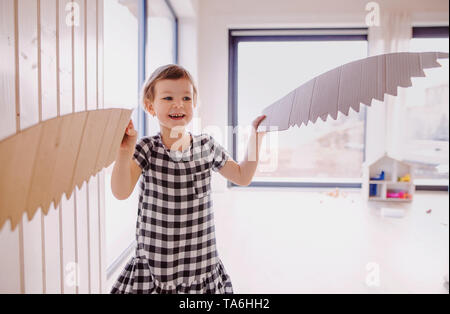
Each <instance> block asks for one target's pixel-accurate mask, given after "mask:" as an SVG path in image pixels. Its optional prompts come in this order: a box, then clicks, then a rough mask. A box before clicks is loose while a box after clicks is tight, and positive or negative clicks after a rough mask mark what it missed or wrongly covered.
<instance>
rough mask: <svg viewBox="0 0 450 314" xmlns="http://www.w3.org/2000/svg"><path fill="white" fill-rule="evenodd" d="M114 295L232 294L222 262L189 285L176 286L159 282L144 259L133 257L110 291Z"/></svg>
mask: <svg viewBox="0 0 450 314" xmlns="http://www.w3.org/2000/svg"><path fill="white" fill-rule="evenodd" d="M111 293H114V294H233V286H232V284H231V279H230V276H229V275H228V274H227V272H226V270H225V267H224V265H223V264H222V261H221V260H220V259H218V263H217V265H216V266H215V268H214V269H213V270H212V271H211V272H209V273H208V274H205V275H204V276H203V277H200V278H199V279H197V280H194V281H192V282H189V283H184V282H183V283H181V284H179V285H177V286H175V285H173V284H167V283H164V282H160V281H159V280H158V279H157V278H155V276H154V275H153V274H152V272H151V270H150V265H149V264H148V262H147V260H146V259H145V258H140V257H133V258H132V259H131V260H130V261H129V262H128V263H127V265H126V266H125V269H124V270H123V271H122V273H121V274H120V277H119V279H118V280H117V281H116V283H115V285H114V287H113V288H112V290H111Z"/></svg>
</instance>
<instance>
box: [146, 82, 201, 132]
mask: <svg viewBox="0 0 450 314" xmlns="http://www.w3.org/2000/svg"><path fill="white" fill-rule="evenodd" d="M154 90H155V95H154V100H153V102H150V100H149V99H146V100H145V102H146V105H147V108H148V111H149V112H150V114H151V115H153V116H156V117H157V118H158V120H159V123H160V124H161V125H162V126H164V127H166V128H169V129H172V128H175V127H182V126H186V125H188V124H189V122H190V121H191V120H192V117H193V108H195V104H194V101H193V88H192V84H191V82H190V81H189V80H188V79H185V78H181V79H177V80H169V79H164V80H161V81H158V82H157V83H156V84H155V89H154Z"/></svg>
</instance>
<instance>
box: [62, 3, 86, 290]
mask: <svg viewBox="0 0 450 314" xmlns="http://www.w3.org/2000/svg"><path fill="white" fill-rule="evenodd" d="M57 1H58V25H59V37H58V40H59V60H60V66H59V82H60V87H59V103H58V106H59V112H60V115H65V114H69V113H72V112H73V110H74V96H75V90H74V87H75V86H76V85H75V81H74V56H73V46H74V45H73V41H74V31H75V25H74V23H76V22H77V21H76V20H75V19H76V18H78V17H81V15H82V14H81V13H80V12H79V11H78V10H77V8H76V6H73V3H72V2H71V1H69V0H57ZM59 208H60V211H59V221H60V224H61V227H62V228H61V231H60V232H61V234H60V238H61V245H62V247H61V253H60V254H61V256H60V260H61V263H62V265H61V272H62V278H61V281H62V291H61V292H62V293H75V292H76V287H77V284H78V283H77V279H78V274H77V268H78V266H77V260H76V244H77V243H76V232H75V226H76V220H75V219H76V202H75V193H72V194H71V196H70V198H69V199H67V197H66V195H65V194H63V195H62V199H61V204H60V206H59Z"/></svg>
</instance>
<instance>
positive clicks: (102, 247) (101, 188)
mask: <svg viewBox="0 0 450 314" xmlns="http://www.w3.org/2000/svg"><path fill="white" fill-rule="evenodd" d="M97 1H98V3H97V18H98V21H97V33H98V36H97V67H98V70H97V76H98V81H97V98H98V108H101V109H104V108H105V104H104V95H103V93H104V59H103V52H104V48H103V47H104V45H103V27H104V0H97ZM98 210H99V212H98V217H99V218H98V228H99V258H100V262H99V272H100V293H108V292H109V291H107V289H106V268H107V265H106V228H105V219H106V218H105V170H102V171H101V172H100V173H99V174H98Z"/></svg>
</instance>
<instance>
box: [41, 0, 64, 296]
mask: <svg viewBox="0 0 450 314" xmlns="http://www.w3.org/2000/svg"><path fill="white" fill-rule="evenodd" d="M56 1H57V0H40V20H41V27H40V31H41V38H40V39H41V42H40V47H41V53H40V58H41V62H40V64H41V70H40V73H41V84H40V85H41V93H40V94H41V110H42V112H41V116H42V120H43V121H45V120H48V119H52V118H55V117H56V116H57V114H58V110H57V109H58V108H57V106H58V101H57V99H58V90H57V58H56V53H57V49H56V45H57V40H56V34H57V24H56V22H57V18H58V15H57V12H56V8H57V6H56ZM45 211H46V209H44V212H45ZM42 224H43V228H44V248H45V249H44V254H45V256H44V257H45V258H44V259H43V261H44V262H45V267H44V273H45V281H44V282H45V293H52V294H54V293H61V265H60V263H61V260H60V253H61V243H60V226H59V211H56V209H55V207H54V204H51V205H50V209H49V211H48V214H47V216H45V217H43V223H42Z"/></svg>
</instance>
